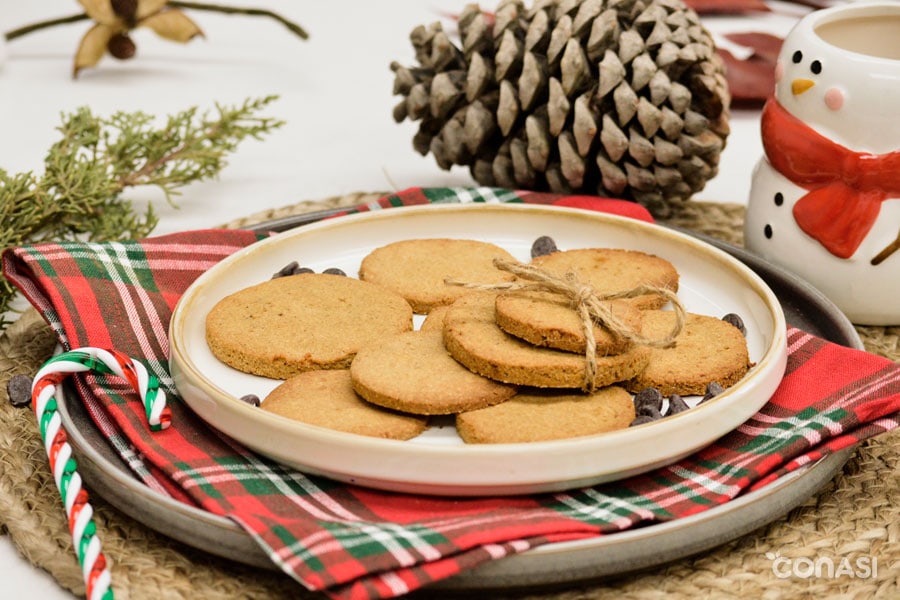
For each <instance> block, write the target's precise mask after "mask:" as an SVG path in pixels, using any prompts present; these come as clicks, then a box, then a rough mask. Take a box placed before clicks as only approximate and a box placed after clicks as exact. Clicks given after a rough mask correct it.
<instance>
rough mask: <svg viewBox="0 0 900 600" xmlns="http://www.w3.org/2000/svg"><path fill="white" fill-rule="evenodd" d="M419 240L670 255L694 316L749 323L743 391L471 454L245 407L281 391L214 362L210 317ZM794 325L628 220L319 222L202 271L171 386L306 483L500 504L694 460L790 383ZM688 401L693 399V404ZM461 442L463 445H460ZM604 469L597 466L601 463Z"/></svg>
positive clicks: (549, 215)
mask: <svg viewBox="0 0 900 600" xmlns="http://www.w3.org/2000/svg"><path fill="white" fill-rule="evenodd" d="M411 231H414V232H415V235H416V237H426V238H430V237H449V238H469V239H477V240H480V241H484V242H491V243H494V244H497V245H498V246H500V247H502V248H504V249H505V250H507V251H509V252H510V253H511V254H512V255H513V256H515V257H516V258H517V259H519V260H522V261H527V260H528V259H529V257H530V255H529V252H530V250H531V245H532V242H533V241H534V240H535V239H536V238H537V237H539V236H541V235H550V236H551V237H552V238H553V239H554V240H555V241H556V243H557V245H558V246H559V248H560V249H575V248H585V247H590V246H592V245H594V244H595V243H596V240H597V239H602V240H604V244H607V245H609V246H611V247H615V248H625V249H631V250H641V251H644V252H648V253H650V254H654V255H656V256H661V257H664V258H665V259H666V260H669V261H671V262H672V264H673V265H675V267H676V269H677V270H678V273H679V286H678V288H679V289H678V296H679V298H680V299H681V301H682V302H683V303H684V306H685V309H686V310H688V311H689V312H694V313H699V314H705V315H711V316H722V315H725V314H728V313H735V314H738V315H741V318H742V319H744V321H745V323H746V324H747V345H748V348H749V353H750V361H751V362H752V363H753V364H754V365H755V366H754V367H753V368H752V369H751V370H750V372H749V373H748V374H747V375H746V376H745V377H744V378H743V379H742V380H741V382H740V383H738V384H737V385H734V386H733V387H731V388H729V389H728V390H726V391H725V392H724V393H722V394H721V395H720V396H717V397H716V398H715V399H713V400H711V401H709V402H707V403H705V404H703V405H702V406H699V407H697V408H695V409H693V410H690V411H686V412H684V413H682V414H679V415H676V416H675V417H673V418H669V419H664V420H662V421H659V422H657V423H651V424H649V425H646V426H643V427H634V428H629V429H625V430H621V431H616V432H611V433H607V434H603V435H596V436H586V437H582V438H573V439H568V440H555V441H547V442H534V443H528V444H478V445H465V444H463V443H462V441H461V440H460V439H459V438H458V436H457V435H456V432H455V430H454V429H453V427H449V426H445V427H438V428H432V429H431V430H429V431H427V432H426V433H425V434H423V435H421V436H419V437H417V438H415V439H413V440H409V441H404V442H401V441H397V440H382V439H377V438H369V437H366V436H359V435H354V434H349V433H342V432H336V431H331V430H328V429H325V428H322V427H315V426H311V425H307V424H305V423H298V422H296V421H292V420H290V419H287V418H285V417H281V416H279V415H273V414H271V413H268V412H266V411H261V410H258V409H255V408H253V407H251V406H249V405H248V404H247V403H245V402H242V401H241V400H240V397H241V396H243V395H245V394H249V393H252V394H256V395H258V396H259V397H260V398H264V397H265V396H267V395H268V393H269V392H270V391H271V390H272V388H274V387H275V385H277V384H278V383H279V382H278V381H276V380H272V379H267V378H265V377H257V376H254V375H249V374H246V373H241V372H239V371H237V370H235V369H232V368H230V367H227V366H225V365H224V364H222V363H221V362H220V361H219V360H217V359H216V358H215V356H214V355H213V354H212V352H211V351H210V349H209V346H208V345H207V343H206V328H205V323H206V316H207V314H208V313H209V311H210V310H211V309H212V307H213V306H215V304H216V303H218V302H219V300H221V299H222V298H224V297H225V296H227V295H230V294H233V293H234V292H237V291H238V290H241V289H244V288H246V287H249V286H251V285H256V284H258V283H261V282H262V281H265V280H266V279H267V278H268V273H271V272H274V271H277V270H278V268H279V265H284V264H287V263H289V262H291V261H292V260H294V259H295V258H296V257H298V256H302V257H305V258H304V260H303V264H304V265H306V266H309V267H311V268H313V269H314V270H316V271H317V272H318V271H321V270H322V269H324V268H328V267H329V266H337V267H338V268H340V269H343V270H344V272H346V273H350V274H353V273H356V272H357V271H358V270H359V264H360V262H361V261H362V259H363V258H364V257H365V256H366V255H367V254H369V253H370V252H371V251H372V250H374V249H375V248H378V247H381V246H384V245H385V244H389V243H391V242H395V241H399V240H403V239H408V238H409V236H410V233H409V232H411ZM785 327H786V326H785V321H784V314H783V313H782V310H781V305H780V304H779V302H778V299H777V298H776V297H775V294H774V293H773V292H772V291H771V290H770V289H769V288H768V286H766V285H765V283H763V281H762V279H761V278H760V277H759V276H757V275H756V274H755V273H754V272H753V271H752V270H750V269H749V268H748V267H746V266H745V265H743V264H742V263H740V262H739V261H737V260H736V259H734V258H732V257H730V256H728V255H727V254H725V253H724V252H722V251H720V250H718V249H716V248H713V247H711V246H709V245H708V244H705V243H702V242H700V241H698V240H695V239H694V238H691V237H689V236H687V235H684V234H681V233H678V232H675V231H671V230H667V229H663V228H660V227H656V226H654V225H649V224H646V223H643V222H637V221H634V220H632V219H626V218H624V217H614V216H610V215H603V214H598V213H585V212H584V211H581V210H576V209H564V208H557V207H547V206H496V205H471V204H470V205H446V206H425V207H414V208H404V209H394V210H390V211H375V212H370V213H364V214H361V215H353V216H351V217H346V218H343V219H339V220H333V221H323V222H319V223H316V224H314V225H309V226H307V227H303V228H301V229H297V230H294V231H291V232H287V233H284V234H281V235H278V236H275V237H273V238H269V239H267V240H265V241H264V242H261V243H259V244H256V245H254V246H252V247H251V248H248V249H246V250H243V251H239V252H236V253H235V254H232V255H231V256H229V257H228V258H226V259H225V260H223V261H221V262H220V263H218V264H217V265H216V266H214V267H213V268H212V269H210V270H209V271H207V272H206V273H204V274H203V275H202V276H201V277H200V278H199V279H198V280H197V281H196V282H195V283H194V285H192V286H191V287H190V288H189V289H188V291H187V292H186V293H185V294H184V296H182V300H181V301H180V302H179V304H178V307H176V309H175V312H174V314H173V315H172V325H171V327H170V336H169V340H170V344H171V353H172V362H171V366H172V375H173V377H174V379H175V384H176V385H177V386H178V390H179V392H180V394H181V396H182V397H183V398H184V400H185V401H186V402H187V403H188V404H189V405H190V407H191V408H192V409H193V410H194V411H195V412H196V413H197V414H198V415H200V416H201V417H202V418H203V419H204V420H206V421H207V422H209V423H210V424H212V425H213V426H214V427H215V428H216V429H218V430H220V431H222V432H224V433H226V434H228V435H229V436H230V437H232V438H234V439H236V440H237V441H239V442H242V443H243V444H245V445H247V446H248V447H250V448H252V449H254V450H256V451H258V452H260V453H262V454H265V455H268V456H270V457H271V458H273V459H275V460H278V461H280V462H284V463H287V464H290V465H293V466H295V467H297V468H298V469H300V470H303V471H306V472H313V473H319V474H322V475H326V476H329V477H333V478H336V479H340V480H342V481H347V482H352V483H357V484H361V485H367V486H372V487H378V488H382V489H388V490H396V491H400V492H410V493H426V494H438V495H452V496H456V495H467V496H473V495H474V496H478V495H496V494H523V493H525V494H527V493H538V492H551V491H560V490H564V489H570V488H573V487H583V486H587V485H594V484H597V483H602V482H604V481H612V480H615V479H620V478H622V477H628V476H631V475H635V474H637V473H643V472H646V471H648V470H650V469H653V468H656V467H660V466H662V465H664V464H667V463H669V462H672V461H675V460H678V459H679V458H683V457H684V456H687V455H688V454H690V453H691V452H693V451H695V450H697V449H698V448H700V447H702V446H705V445H706V444H708V443H710V442H712V441H713V440H715V439H717V438H719V437H721V436H722V435H724V434H725V433H727V432H728V431H731V430H732V429H734V428H735V427H737V426H738V425H739V424H741V423H743V422H744V421H746V420H747V419H748V418H749V417H750V416H752V415H753V414H754V413H755V412H756V411H757V410H758V409H759V408H760V407H762V405H763V404H765V403H766V402H767V401H768V399H769V397H770V396H771V395H772V393H773V392H774V391H775V389H776V388H777V387H778V384H779V383H780V382H781V377H782V375H783V373H784V365H785V361H786V359H787V347H786V342H785ZM689 402H690V401H689ZM454 441H455V443H454ZM598 456H602V457H604V459H603V460H601V461H598V460H597V457H598Z"/></svg>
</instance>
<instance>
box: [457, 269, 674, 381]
mask: <svg viewBox="0 0 900 600" xmlns="http://www.w3.org/2000/svg"><path fill="white" fill-rule="evenodd" d="M493 262H494V266H495V267H496V268H497V269H500V270H502V271H506V272H509V273H512V274H513V275H516V276H517V277H518V278H520V279H524V280H526V281H525V282H523V281H516V282H510V283H494V284H480V283H469V282H463V281H457V280H453V279H447V280H445V283H446V284H447V285H456V286H461V287H465V288H469V289H473V290H481V291H506V292H517V291H527V292H533V291H542V292H550V293H552V294H556V295H559V296H562V297H564V298H566V299H567V300H568V302H569V304H570V305H571V307H572V308H573V309H574V310H575V311H576V312H577V313H578V316H579V318H580V319H581V324H582V330H583V332H584V337H585V341H586V343H585V352H584V360H585V369H584V382H583V385H582V390H584V391H585V392H590V391H593V389H594V387H595V386H594V380H595V376H596V374H597V343H596V338H595V336H594V324H597V325H599V326H601V327H604V328H606V329H607V330H609V331H610V332H611V333H612V334H613V335H615V336H618V337H621V338H623V339H625V340H627V341H629V342H631V343H634V344H638V345H642V346H648V347H651V348H671V347H672V346H673V345H674V344H675V338H677V337H678V334H679V333H681V330H682V328H683V327H684V322H685V315H686V312H685V309H684V306H683V305H682V304H681V301H680V300H679V299H678V297H677V296H676V295H675V293H674V292H672V290H669V289H666V288H662V287H658V286H649V285H639V286H636V287H634V288H631V289H628V290H624V291H621V292H613V293H608V294H598V293H597V292H596V291H595V290H594V288H592V287H591V286H590V285H586V284H584V283H582V282H580V281H579V280H578V278H577V277H576V276H575V274H574V273H571V272H570V273H566V274H565V275H564V276H563V277H558V276H556V275H553V274H550V273H548V272H546V271H544V270H542V269H539V268H537V267H534V266H532V265H526V264H523V263H519V262H513V261H509V260H506V259H500V258H498V259H494V261H493ZM648 294H652V295H657V296H661V297H662V298H664V299H665V300H666V301H668V302H671V304H672V307H673V309H674V311H673V312H674V314H675V319H674V324H673V326H672V329H671V331H669V333H667V334H666V335H664V336H662V337H659V338H650V337H647V336H644V335H643V334H642V333H641V332H639V331H636V330H635V329H634V328H632V327H630V326H629V325H627V324H626V323H624V322H623V321H622V320H620V319H619V318H618V317H617V316H616V315H615V314H614V313H613V311H612V310H611V308H610V307H609V305H608V301H610V300H625V299H629V298H636V297H638V296H644V295H648Z"/></svg>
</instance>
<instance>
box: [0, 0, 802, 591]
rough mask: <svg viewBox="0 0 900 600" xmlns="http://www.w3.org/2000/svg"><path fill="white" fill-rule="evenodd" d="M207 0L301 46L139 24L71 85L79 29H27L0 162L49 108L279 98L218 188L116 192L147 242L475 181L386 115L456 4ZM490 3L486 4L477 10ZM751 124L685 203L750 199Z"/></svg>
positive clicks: (35, 16)
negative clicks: (406, 74)
mask: <svg viewBox="0 0 900 600" xmlns="http://www.w3.org/2000/svg"><path fill="white" fill-rule="evenodd" d="M219 2H220V3H221V4H230V5H235V6H246V7H263V8H269V9H272V10H275V11H277V12H279V13H280V14H282V15H284V16H285V17H287V18H289V19H291V20H294V21H296V22H298V23H300V24H301V25H302V26H304V27H305V28H306V29H307V30H308V31H309V32H310V35H311V37H310V39H309V40H308V41H302V40H300V39H299V38H297V37H295V36H294V35H293V34H291V33H290V32H289V31H287V30H286V29H284V28H283V27H282V26H281V25H280V24H278V23H276V22H274V21H272V20H269V19H266V18H260V17H247V16H225V15H220V14H216V13H209V12H199V11H188V13H189V14H190V16H191V17H192V18H193V19H194V20H195V21H196V22H197V23H198V24H199V25H200V27H201V28H202V29H203V31H204V33H205V38H202V39H199V38H198V39H195V40H194V41H192V42H190V43H189V44H187V45H180V44H176V43H173V42H168V41H163V40H160V39H159V38H157V37H156V36H155V35H154V34H153V33H152V32H151V31H149V30H138V31H137V32H135V34H134V35H133V37H134V39H135V41H136V42H137V46H138V53H137V56H136V57H135V58H134V59H132V60H130V61H125V62H119V61H115V60H114V59H112V58H109V57H106V58H104V59H103V60H102V62H101V63H100V65H99V67H98V68H96V69H88V70H85V71H83V72H82V73H81V74H80V76H79V77H78V79H76V80H73V79H72V77H71V71H72V58H73V56H74V53H75V50H76V48H77V46H78V42H79V39H80V37H81V35H82V34H83V33H84V32H85V31H86V30H87V29H88V28H89V26H90V23H89V22H88V21H82V22H79V23H75V24H70V25H63V26H59V27H56V28H53V29H49V30H44V31H41V32H36V33H32V34H31V35H29V36H27V37H23V38H20V39H18V40H15V41H13V42H10V43H8V44H7V45H6V47H5V48H3V47H2V41H0V63H2V64H0V168H2V169H5V170H6V171H8V172H11V173H15V172H22V171H34V172H36V173H40V172H41V171H42V170H43V158H44V156H45V154H46V151H47V149H48V147H49V146H50V145H51V144H52V143H53V142H54V141H56V140H57V139H58V134H57V132H56V131H55V128H56V127H57V126H58V125H59V124H60V121H61V119H60V115H61V114H62V113H64V112H72V111H74V110H75V109H76V108H77V107H79V106H83V105H87V106H89V107H90V108H91V110H92V111H93V112H94V113H95V114H99V115H109V114H111V113H112V112H114V111H116V110H126V111H134V110H142V111H145V112H148V113H150V114H155V115H161V116H162V115H168V114H172V113H175V112H178V111H180V110H183V109H185V108H188V107H190V106H199V107H201V108H203V109H206V108H209V109H212V108H213V106H214V104H215V103H217V102H218V103H220V104H225V105H238V104H241V103H242V102H243V101H244V100H245V99H247V98H249V97H262V96H266V95H269V94H277V95H278V96H279V97H280V99H279V100H277V101H276V102H274V103H273V104H271V105H270V106H269V108H268V109H267V110H266V111H265V114H266V115H268V116H272V117H275V118H278V119H281V120H284V121H285V122H286V125H285V126H284V127H283V128H281V129H279V130H276V131H275V132H274V133H273V134H271V135H270V136H268V137H266V138H265V139H264V140H263V141H262V142H256V141H252V140H251V141H247V142H245V143H244V144H243V145H241V146H240V147H239V149H238V150H237V152H236V153H235V154H233V155H232V156H231V157H230V158H229V166H228V167H226V169H225V170H224V171H223V172H222V174H221V176H220V178H219V179H218V180H215V181H210V182H205V183H199V184H194V185H191V186H190V187H188V188H187V189H186V190H185V191H184V194H183V195H182V196H181V197H180V199H179V200H178V207H177V208H173V207H170V206H168V205H166V204H165V202H164V200H163V198H162V196H161V195H160V194H159V193H158V192H156V191H154V190H152V189H151V190H136V191H134V192H133V193H130V194H129V195H128V197H129V198H131V199H133V200H134V201H135V203H136V204H137V205H138V207H140V206H143V205H145V204H146V203H147V202H152V203H153V204H154V208H155V209H156V210H157V212H158V213H159V215H160V216H161V222H160V224H159V226H158V228H157V230H156V233H165V232H171V231H178V230H184V229H194V228H205V227H210V226H214V225H217V224H220V223H225V222H228V221H231V220H233V219H236V218H239V217H243V216H247V215H249V214H252V213H256V212H258V211H262V210H265V209H267V208H274V207H280V206H286V205H292V204H295V203H296V202H299V201H301V200H310V199H321V198H325V197H329V196H335V195H342V194H346V193H350V192H356V191H380V190H401V189H404V188H407V187H410V186H442V185H452V186H466V185H474V182H473V180H472V179H471V178H470V176H469V174H468V171H467V170H466V169H462V168H457V169H454V170H453V171H451V172H446V171H442V170H440V169H439V168H438V167H437V166H436V164H435V163H434V161H433V159H432V158H431V157H430V156H427V157H422V156H420V155H419V154H418V153H416V152H415V151H414V150H413V149H412V144H411V140H412V136H413V134H414V133H415V125H414V124H411V123H409V122H405V123H403V124H400V125H398V124H396V123H395V122H394V120H393V118H392V116H391V111H392V108H393V106H394V104H396V103H397V102H398V101H399V98H397V97H394V96H392V93H391V92H392V84H393V74H392V72H391V71H390V68H389V65H390V63H391V61H392V60H397V61H399V62H401V63H402V64H404V65H408V66H409V65H413V64H414V59H413V52H412V47H411V45H410V43H409V39H408V36H409V32H410V31H411V30H412V29H413V28H414V27H415V26H416V25H419V24H427V23H430V22H432V21H436V20H441V21H442V22H443V23H444V26H445V28H446V29H448V30H450V29H453V28H454V26H453V23H452V20H450V19H448V18H446V16H445V15H448V14H454V13H458V12H459V11H460V10H461V9H462V7H463V6H465V4H467V2H466V1H465V0H425V1H416V0H391V1H389V2H365V1H362V0H353V1H344V2H338V1H328V2H326V1H324V0H319V1H316V2H296V1H295V2H276V1H275V0H270V1H268V2H266V1H262V0H243V1H234V0H219ZM494 6H495V5H494V4H492V3H487V2H486V3H484V4H483V7H484V8H485V9H488V10H489V9H492V8H494ZM772 6H773V7H774V8H775V9H776V11H777V12H775V13H770V14H765V15H756V16H753V17H752V18H751V17H741V18H722V17H717V18H713V17H708V18H705V19H704V22H705V23H706V24H707V26H708V27H709V28H710V29H711V30H712V31H713V32H718V33H721V32H728V31H751V30H755V31H769V32H771V33H775V34H778V35H784V34H785V33H787V31H788V30H789V29H790V27H791V26H792V25H793V23H795V22H796V18H797V15H798V14H802V12H798V9H797V8H796V7H795V6H793V5H790V4H783V3H777V2H773V3H772ZM80 10H81V8H80V6H78V5H77V3H76V2H75V1H74V0H41V1H39V2H22V1H20V0H0V31H3V32H5V31H8V30H10V29H13V28H16V27H19V26H21V25H25V24H29V23H33V22H36V21H41V20H45V19H48V18H54V17H60V16H66V15H69V14H74V13H76V12H80ZM4 55H5V62H4V61H3V57H4ZM758 117H759V115H758V113H757V112H756V111H752V110H750V111H747V110H737V111H734V112H733V115H732V122H731V124H732V134H731V136H730V138H729V140H728V145H727V148H726V149H725V151H724V153H723V155H722V162H721V165H720V173H719V175H718V176H717V177H716V178H715V179H714V180H712V181H711V182H710V183H709V184H708V185H707V187H706V189H705V190H703V192H701V193H700V194H698V195H697V198H696V199H698V200H707V201H724V202H739V203H743V202H746V200H747V195H748V189H749V182H750V176H751V171H752V168H753V165H754V164H755V162H756V161H757V160H758V158H759V156H760V155H761V153H762V147H761V144H760V142H759V136H758V127H759V120H758ZM60 511H62V506H60ZM101 536H102V532H101ZM0 565H2V567H0V568H2V570H3V572H4V575H5V576H6V577H5V579H6V581H5V583H4V585H3V586H0V598H24V597H31V598H41V599H48V600H54V599H64V598H71V595H70V594H69V593H68V592H65V591H63V590H62V589H61V588H59V587H58V586H57V585H56V583H55V582H54V581H53V580H52V579H51V578H50V577H49V576H47V575H46V574H44V573H43V572H40V571H38V570H35V569H34V568H32V567H31V566H30V565H29V564H28V563H27V562H26V561H25V560H24V559H22V558H21V557H20V555H19V553H18V551H17V550H16V549H15V547H14V546H13V544H12V543H11V542H10V540H9V538H7V537H0Z"/></svg>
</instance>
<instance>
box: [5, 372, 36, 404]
mask: <svg viewBox="0 0 900 600" xmlns="http://www.w3.org/2000/svg"><path fill="white" fill-rule="evenodd" d="M6 393H7V394H9V403H10V404H12V405H13V406H15V407H16V408H23V407H25V406H28V405H29V404H31V377H29V376H28V375H13V376H12V377H11V378H10V379H9V382H8V383H7V384H6Z"/></svg>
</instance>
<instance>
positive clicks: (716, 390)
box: [700, 381, 725, 403]
mask: <svg viewBox="0 0 900 600" xmlns="http://www.w3.org/2000/svg"><path fill="white" fill-rule="evenodd" d="M724 391H725V388H723V387H722V385H721V384H720V383H719V382H717V381H713V382H711V383H709V384H707V386H706V393H705V394H704V395H703V398H702V399H701V400H700V402H701V403H702V402H706V401H707V400H710V399H712V398H715V397H716V396H718V395H719V394H721V393H722V392H724Z"/></svg>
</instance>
